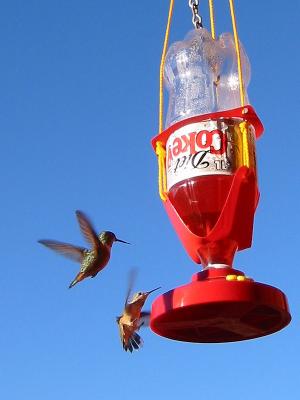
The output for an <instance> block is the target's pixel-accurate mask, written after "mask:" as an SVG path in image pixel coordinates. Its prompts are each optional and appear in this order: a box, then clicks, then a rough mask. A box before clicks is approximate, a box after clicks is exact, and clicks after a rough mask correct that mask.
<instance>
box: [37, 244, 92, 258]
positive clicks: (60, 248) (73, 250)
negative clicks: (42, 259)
mask: <svg viewBox="0 0 300 400" xmlns="http://www.w3.org/2000/svg"><path fill="white" fill-rule="evenodd" d="M38 242H39V243H41V244H43V245H44V246H46V247H48V248H49V249H51V250H54V251H56V252H57V253H59V254H61V255H63V256H65V257H67V258H70V259H71V260H73V261H77V262H80V263H81V262H82V259H83V254H84V252H85V251H86V249H85V248H84V247H79V246H74V245H73V244H69V243H63V242H58V241H56V240H48V239H42V240H39V241H38Z"/></svg>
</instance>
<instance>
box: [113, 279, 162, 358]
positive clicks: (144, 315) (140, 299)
mask: <svg viewBox="0 0 300 400" xmlns="http://www.w3.org/2000/svg"><path fill="white" fill-rule="evenodd" d="M158 289H160V287H157V288H155V289H153V290H150V291H149V292H138V293H135V294H134V295H133V297H132V299H131V300H130V301H129V296H130V292H131V288H129V289H128V292H127V296H126V300H125V305H124V311H123V314H122V315H120V316H119V317H117V318H116V319H117V324H118V325H119V332H120V339H121V342H122V345H123V349H124V350H125V351H127V350H129V351H130V353H132V351H133V350H138V349H139V348H140V347H141V346H142V344H143V341H142V338H141V337H140V335H139V334H138V333H137V331H138V330H139V329H140V327H141V326H143V325H144V326H146V325H148V320H149V317H150V312H147V311H142V308H143V306H144V304H145V301H146V300H147V297H148V296H149V294H150V293H152V292H154V291H155V290H158Z"/></svg>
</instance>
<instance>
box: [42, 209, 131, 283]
mask: <svg viewBox="0 0 300 400" xmlns="http://www.w3.org/2000/svg"><path fill="white" fill-rule="evenodd" d="M76 216H77V219H78V222H79V226H80V230H81V232H82V234H83V236H84V237H85V239H86V240H87V241H88V242H89V243H90V244H91V246H92V248H91V249H90V250H89V249H86V248H84V247H79V246H74V245H72V244H68V243H62V242H58V241H55V240H39V243H41V244H43V245H44V246H46V247H48V248H50V249H51V250H54V251H56V252H58V253H60V254H62V255H64V256H66V257H68V258H71V259H73V260H74V261H77V262H80V271H79V273H78V274H77V275H76V277H75V279H74V280H73V281H72V282H71V284H70V286H69V288H71V287H73V286H74V285H76V283H78V282H80V281H82V280H83V279H85V278H87V277H89V276H90V277H92V278H94V277H95V276H96V275H97V274H98V272H100V271H101V270H102V269H103V268H104V267H105V266H106V265H107V264H108V262H109V259H110V254H111V248H112V245H113V243H114V242H122V243H127V242H125V241H124V240H120V239H117V238H116V236H115V234H114V233H113V232H109V231H103V232H101V233H100V234H99V235H98V236H97V234H96V232H95V229H94V228H93V226H92V223H91V222H90V220H89V219H88V217H87V216H86V215H85V214H84V213H83V212H82V211H76ZM127 244H129V243H127Z"/></svg>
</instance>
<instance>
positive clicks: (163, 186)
mask: <svg viewBox="0 0 300 400" xmlns="http://www.w3.org/2000/svg"><path fill="white" fill-rule="evenodd" d="M174 1H175V0H170V6H169V14H168V21H167V26H166V32H165V39H164V44H163V50H162V55H161V61H160V67H159V116H158V119H159V128H158V130H159V133H161V132H162V131H163V124H164V123H163V119H164V86H163V85H164V68H165V61H166V54H167V49H168V43H169V36H170V28H171V21H172V15H173V9H174ZM156 154H157V158H158V188H159V195H160V198H161V199H162V201H166V200H167V176H166V163H165V160H166V150H165V148H164V147H163V144H162V143H161V142H156Z"/></svg>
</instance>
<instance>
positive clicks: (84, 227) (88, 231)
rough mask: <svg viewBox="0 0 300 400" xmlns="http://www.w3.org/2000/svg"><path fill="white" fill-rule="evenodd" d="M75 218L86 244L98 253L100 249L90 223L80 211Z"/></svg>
mask: <svg viewBox="0 0 300 400" xmlns="http://www.w3.org/2000/svg"><path fill="white" fill-rule="evenodd" d="M76 216H77V219H78V223H79V226H80V230H81V233H82V234H83V236H84V237H85V239H86V240H87V242H88V243H90V244H91V245H92V247H93V249H94V250H97V251H98V250H99V248H100V242H99V239H98V237H97V233H96V231H95V229H94V227H93V225H92V223H91V221H90V220H89V218H88V217H87V216H86V215H85V214H84V213H83V212H82V211H79V210H77V211H76Z"/></svg>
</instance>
